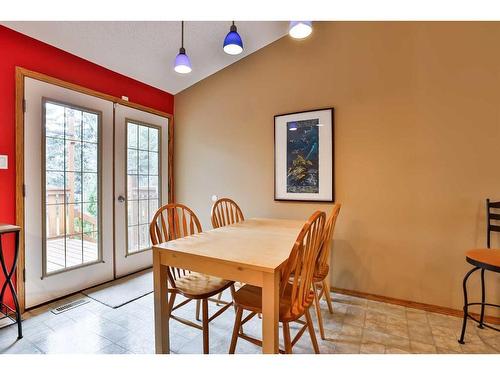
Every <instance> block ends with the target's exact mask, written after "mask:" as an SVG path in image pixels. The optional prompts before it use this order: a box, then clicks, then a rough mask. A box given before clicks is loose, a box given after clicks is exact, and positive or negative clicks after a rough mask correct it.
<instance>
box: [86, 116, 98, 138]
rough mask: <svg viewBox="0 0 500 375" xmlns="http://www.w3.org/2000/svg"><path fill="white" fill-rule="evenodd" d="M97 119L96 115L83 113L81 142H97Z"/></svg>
mask: <svg viewBox="0 0 500 375" xmlns="http://www.w3.org/2000/svg"><path fill="white" fill-rule="evenodd" d="M98 123H99V119H98V116H97V114H95V113H89V112H84V113H83V140H84V141H86V142H97V139H98V136H99V128H98Z"/></svg>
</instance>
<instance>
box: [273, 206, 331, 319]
mask: <svg viewBox="0 0 500 375" xmlns="http://www.w3.org/2000/svg"><path fill="white" fill-rule="evenodd" d="M325 221H326V215H325V213H324V212H321V211H316V212H314V213H313V214H312V215H311V217H310V218H309V219H308V220H307V221H306V223H305V224H304V226H303V227H302V229H301V231H300V233H299V235H298V237H297V240H296V241H295V244H294V246H293V248H292V251H291V252H290V256H289V257H288V260H287V262H286V264H285V266H284V268H283V272H282V273H281V282H280V296H281V297H283V293H284V292H285V290H286V289H287V288H291V294H290V296H291V298H290V302H291V303H290V308H291V310H292V311H291V313H293V314H298V315H300V314H302V313H303V311H304V310H305V309H306V308H308V307H309V303H310V302H311V301H310V298H309V296H310V292H311V287H312V279H313V275H314V269H315V264H316V259H317V257H318V252H319V250H320V246H321V243H322V238H323V231H324V227H325ZM292 275H293V277H291V276H292Z"/></svg>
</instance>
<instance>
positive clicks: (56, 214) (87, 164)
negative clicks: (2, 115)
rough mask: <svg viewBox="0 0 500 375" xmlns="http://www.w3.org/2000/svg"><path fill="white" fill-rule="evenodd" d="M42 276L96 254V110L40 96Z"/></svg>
mask: <svg viewBox="0 0 500 375" xmlns="http://www.w3.org/2000/svg"><path fill="white" fill-rule="evenodd" d="M43 105H44V107H45V108H44V109H45V111H44V133H43V137H42V142H43V143H44V145H45V147H44V153H45V158H44V160H45V163H44V166H43V167H44V168H43V174H44V175H43V176H42V177H43V178H44V179H45V184H44V192H43V196H44V197H45V203H44V207H43V210H44V211H45V213H44V217H45V226H44V227H45V231H44V236H43V241H44V244H43V252H44V259H45V262H44V270H43V274H44V276H48V275H50V274H52V273H54V272H62V271H65V270H67V269H72V268H75V267H79V266H82V265H86V264H88V263H90V262H98V261H100V260H101V259H102V252H101V250H102V249H101V245H100V244H99V242H98V241H97V239H98V238H99V232H100V227H99V215H100V211H101V210H100V195H101V190H100V179H99V169H98V166H99V162H100V158H101V155H100V147H99V146H100V144H99V128H100V122H101V120H100V115H99V113H98V112H92V111H89V110H86V109H81V108H78V107H75V106H69V105H67V104H63V103H59V102H55V101H47V100H44V102H43Z"/></svg>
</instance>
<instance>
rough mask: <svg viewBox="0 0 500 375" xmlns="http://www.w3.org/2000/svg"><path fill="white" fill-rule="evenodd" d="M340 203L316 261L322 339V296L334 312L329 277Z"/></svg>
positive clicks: (328, 221)
mask: <svg viewBox="0 0 500 375" xmlns="http://www.w3.org/2000/svg"><path fill="white" fill-rule="evenodd" d="M340 207H341V204H340V203H335V205H334V206H333V210H332V213H331V214H330V217H329V218H328V220H327V222H326V224H325V231H324V236H323V244H322V246H321V250H320V251H319V255H318V260H317V261H316V269H315V271H314V276H313V290H314V305H315V307H316V315H317V316H318V325H319V333H320V336H321V339H322V340H324V339H325V331H324V328H323V317H322V315H321V309H320V304H319V302H320V301H321V297H325V300H326V303H327V305H328V310H329V311H330V314H333V306H332V299H331V296H330V287H329V283H328V282H327V280H326V279H327V277H328V274H329V271H330V265H329V264H330V262H329V260H330V249H331V242H332V235H333V230H334V228H335V223H336V221H337V217H338V216H339V212H340Z"/></svg>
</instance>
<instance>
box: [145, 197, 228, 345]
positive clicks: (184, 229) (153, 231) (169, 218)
mask: <svg viewBox="0 0 500 375" xmlns="http://www.w3.org/2000/svg"><path fill="white" fill-rule="evenodd" d="M201 231H202V230H201V224H200V221H199V220H198V218H197V217H196V215H195V214H194V212H193V211H192V210H191V209H189V208H188V207H186V206H184V205H182V204H175V203H174V204H167V205H165V206H162V207H160V208H159V209H158V211H157V212H156V214H155V215H154V217H153V220H152V221H151V224H150V226H149V234H150V236H151V242H152V243H153V245H157V244H159V243H162V242H166V241H170V240H174V239H177V238H181V237H185V236H190V235H193V234H196V233H200V232H201ZM167 274H168V283H169V288H168V293H169V295H170V298H169V306H168V314H169V315H168V319H170V318H172V319H175V320H177V321H178V322H180V323H183V324H186V325H188V326H191V327H194V328H198V329H200V330H202V331H203V353H205V354H208V352H209V340H208V338H209V332H208V324H209V323H210V322H211V321H212V320H213V319H215V318H216V317H218V316H219V315H220V314H222V313H223V312H224V311H225V310H227V309H228V308H229V307H230V306H231V305H232V304H233V303H232V302H224V306H223V307H222V308H221V309H219V310H218V311H217V312H216V313H215V314H213V315H212V316H211V317H209V316H208V301H211V300H212V299H211V297H213V296H215V295H217V294H219V293H221V292H223V291H224V290H225V289H227V288H231V293H233V295H234V286H233V284H234V282H233V281H229V280H224V279H221V278H219V277H214V276H209V275H204V274H200V273H197V272H191V271H189V270H184V269H180V268H176V267H168V271H167ZM177 294H180V295H182V296H184V297H186V300H185V301H183V302H181V303H179V304H178V305H177V306H174V303H175V297H176V295H177ZM192 300H195V301H196V302H197V306H196V307H197V314H198V312H199V302H200V301H201V304H202V310H203V311H202V316H203V318H202V325H201V326H200V325H198V324H196V323H194V322H191V321H190V320H187V319H184V318H181V317H178V316H175V315H173V314H172V313H173V312H174V311H175V310H177V309H178V308H180V307H182V306H184V305H185V304H187V303H188V302H190V301H192Z"/></svg>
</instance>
